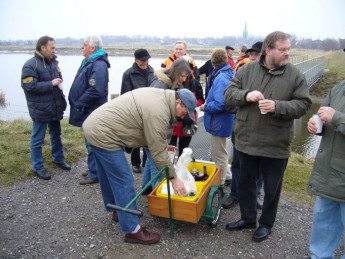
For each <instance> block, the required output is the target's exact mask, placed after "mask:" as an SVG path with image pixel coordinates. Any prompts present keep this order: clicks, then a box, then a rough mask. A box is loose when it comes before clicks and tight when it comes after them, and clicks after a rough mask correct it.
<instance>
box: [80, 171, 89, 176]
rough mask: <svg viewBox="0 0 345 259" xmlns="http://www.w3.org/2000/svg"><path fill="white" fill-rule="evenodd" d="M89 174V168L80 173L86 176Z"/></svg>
mask: <svg viewBox="0 0 345 259" xmlns="http://www.w3.org/2000/svg"><path fill="white" fill-rule="evenodd" d="M88 174H89V170H86V171H85V172H83V173H82V174H81V175H82V176H87V175H88Z"/></svg>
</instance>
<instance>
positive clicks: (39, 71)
mask: <svg viewBox="0 0 345 259" xmlns="http://www.w3.org/2000/svg"><path fill="white" fill-rule="evenodd" d="M21 84H22V88H23V89H24V93H25V97H26V101H27V103H28V108H29V113H30V117H31V119H32V126H33V127H32V134H31V142H30V151H31V163H32V171H33V172H34V174H35V175H36V176H37V177H39V178H41V179H44V180H49V179H50V178H51V176H50V175H49V173H48V172H47V171H46V170H45V168H44V165H43V162H44V159H43V155H42V144H43V141H44V137H45V135H46V130H47V126H48V127H49V134H50V141H51V150H52V156H53V162H54V163H55V164H56V165H58V166H59V167H60V168H62V169H63V170H70V169H71V167H70V166H69V165H68V164H66V162H65V158H64V154H63V148H62V141H61V124H60V120H62V117H63V112H64V111H65V109H66V105H67V103H66V100H65V95H64V94H63V92H62V74H61V71H60V68H59V66H58V61H57V60H56V56H55V40H54V39H53V38H51V37H48V36H43V37H41V38H39V40H38V41H37V44H36V51H35V56H34V57H33V58H31V59H29V60H28V61H27V62H26V63H25V64H24V66H23V70H22V76H21Z"/></svg>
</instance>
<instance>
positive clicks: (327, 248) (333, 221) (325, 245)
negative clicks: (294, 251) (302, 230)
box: [310, 196, 345, 259]
mask: <svg viewBox="0 0 345 259" xmlns="http://www.w3.org/2000/svg"><path fill="white" fill-rule="evenodd" d="M344 229H345V203H344V202H339V201H334V200H329V199H326V198H323V197H320V196H316V202H315V206H314V212H313V226H312V231H311V238H310V251H311V252H312V256H311V258H313V259H316V258H334V253H335V250H336V249H337V247H338V245H339V243H340V240H341V238H342V237H343V238H344ZM344 245H345V240H344ZM341 258H342V259H345V251H344V255H343V256H342V257H341Z"/></svg>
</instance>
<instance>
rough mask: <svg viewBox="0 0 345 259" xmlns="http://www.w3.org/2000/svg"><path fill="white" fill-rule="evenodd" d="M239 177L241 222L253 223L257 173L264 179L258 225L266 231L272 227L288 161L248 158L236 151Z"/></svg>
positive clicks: (255, 207)
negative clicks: (237, 153)
mask: <svg viewBox="0 0 345 259" xmlns="http://www.w3.org/2000/svg"><path fill="white" fill-rule="evenodd" d="M239 160H240V168H241V172H240V178H239V183H238V201H239V204H240V210H241V219H242V220H243V221H245V222H250V223H253V222H256V214H257V200H256V198H257V190H256V186H257V180H258V177H259V174H260V172H261V173H262V176H263V180H264V183H265V184H264V192H265V197H264V203H263V208H262V214H261V217H260V219H259V225H260V226H264V227H266V228H268V229H270V228H272V227H273V224H274V221H275V218H276V214H277V209H278V204H279V199H280V192H281V188H282V182H283V176H284V172H285V169H286V165H287V162H288V159H277V158H269V157H261V156H251V155H248V154H246V153H243V152H239Z"/></svg>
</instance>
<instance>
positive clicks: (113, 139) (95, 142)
mask: <svg viewBox="0 0 345 259" xmlns="http://www.w3.org/2000/svg"><path fill="white" fill-rule="evenodd" d="M175 103H176V96H175V91H172V90H163V89H156V88H152V87H149V88H146V87H145V88H139V89H136V90H133V91H131V92H127V93H125V94H123V95H121V96H119V97H118V98H116V99H113V100H111V101H109V102H108V103H106V104H104V105H102V106H101V107H99V108H98V109H96V110H95V111H94V112H93V113H91V115H90V116H89V117H88V118H87V119H86V120H85V122H84V124H83V130H84V134H85V137H86V139H87V140H88V141H89V142H90V144H91V145H92V146H95V147H97V148H101V149H104V150H108V151H115V150H120V149H121V148H122V147H133V148H137V147H141V146H148V148H149V150H150V153H151V156H152V160H153V161H154V163H155V165H156V167H157V168H158V169H161V168H162V167H163V166H165V165H167V166H168V167H169V172H170V176H175V170H174V167H173V164H172V163H171V161H170V159H169V156H168V152H167V146H168V143H167V139H166V136H167V134H168V128H169V125H170V124H172V123H175V122H176V108H175V107H176V104H175Z"/></svg>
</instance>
